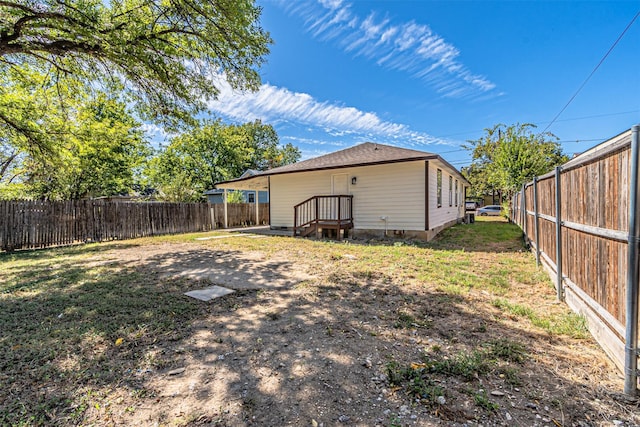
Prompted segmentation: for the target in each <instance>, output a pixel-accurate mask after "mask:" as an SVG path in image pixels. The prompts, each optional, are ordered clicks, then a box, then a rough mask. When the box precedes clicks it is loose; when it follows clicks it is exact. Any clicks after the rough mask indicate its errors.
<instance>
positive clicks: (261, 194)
mask: <svg viewBox="0 0 640 427" xmlns="http://www.w3.org/2000/svg"><path fill="white" fill-rule="evenodd" d="M259 173H260V171H257V170H255V169H247V170H246V171H244V173H243V174H242V175H240V178H238V179H245V178H248V177H251V176H254V175H257V174H259ZM239 191H241V192H242V201H243V202H244V203H255V202H256V191H249V190H239ZM257 193H258V203H269V192H268V191H258V192H257ZM204 194H205V196H207V202H209V203H212V204H214V205H215V204H222V203H224V190H223V189H213V190H208V191H205V192H204Z"/></svg>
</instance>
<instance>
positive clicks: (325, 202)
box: [293, 195, 353, 238]
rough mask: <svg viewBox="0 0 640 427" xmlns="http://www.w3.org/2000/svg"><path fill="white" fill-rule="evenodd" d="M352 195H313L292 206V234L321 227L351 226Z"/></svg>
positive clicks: (342, 227) (308, 231)
mask: <svg viewBox="0 0 640 427" xmlns="http://www.w3.org/2000/svg"><path fill="white" fill-rule="evenodd" d="M352 208H353V196H351V195H332V196H313V197H310V198H309V199H307V200H305V201H304V202H302V203H299V204H297V205H295V206H294V207H293V235H294V236H298V235H303V233H304V232H305V231H307V233H306V235H308V234H311V233H312V232H314V231H318V230H319V229H321V228H326V229H336V230H338V238H340V230H347V229H350V228H353V209H352Z"/></svg>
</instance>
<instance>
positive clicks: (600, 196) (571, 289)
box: [510, 131, 638, 394]
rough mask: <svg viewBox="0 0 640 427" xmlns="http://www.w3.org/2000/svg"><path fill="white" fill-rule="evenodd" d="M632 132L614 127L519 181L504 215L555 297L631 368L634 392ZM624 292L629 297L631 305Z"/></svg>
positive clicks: (623, 366)
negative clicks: (600, 139)
mask: <svg viewBox="0 0 640 427" xmlns="http://www.w3.org/2000/svg"><path fill="white" fill-rule="evenodd" d="M631 140H632V132H631V131H628V132H625V133H623V134H620V135H618V136H617V137H615V138H613V139H611V140H609V141H607V142H605V143H603V144H601V145H599V146H597V147H595V148H594V149H592V150H589V151H587V152H585V153H583V154H582V155H580V156H578V157H576V158H575V159H573V160H571V161H569V162H568V163H566V164H564V165H563V166H561V167H558V168H556V170H555V171H554V172H551V173H549V174H546V175H543V176H540V177H538V178H536V179H534V181H533V182H530V183H528V184H526V185H524V186H523V189H522V190H521V191H520V192H518V193H517V194H515V196H514V197H513V199H512V200H511V212H510V215H511V220H512V221H513V222H515V223H516V224H518V225H519V226H520V227H521V228H522V230H523V231H524V235H525V239H526V240H527V241H528V242H529V243H530V245H531V249H532V251H534V252H535V254H536V260H537V262H538V263H541V264H542V265H543V266H545V267H546V268H547V269H548V271H549V273H550V275H551V276H552V277H553V278H554V280H555V283H556V290H557V293H558V298H559V299H560V300H564V301H566V302H567V304H568V305H569V306H570V307H571V308H572V309H573V310H574V311H576V312H579V313H581V314H584V315H585V317H586V318H587V320H588V324H589V329H590V331H591V333H592V334H593V335H594V337H595V338H596V339H597V340H598V342H599V343H600V345H601V346H602V347H603V348H604V350H605V351H606V352H607V353H608V354H609V356H610V357H611V358H612V360H613V361H614V362H615V363H616V365H617V366H618V367H619V368H620V369H621V371H623V372H627V373H629V375H631V374H633V375H634V378H633V379H632V381H633V393H634V394H635V390H636V389H637V384H636V380H637V372H636V371H635V370H636V369H637V340H638V337H637V330H638V314H637V307H638V301H637V287H638V283H637V279H635V281H636V283H635V284H634V283H629V276H628V273H629V269H630V268H631V269H635V270H634V271H638V258H637V255H636V256H635V259H633V260H632V261H631V265H629V259H630V256H629V253H630V252H629V251H630V249H632V248H631V247H630V246H632V245H635V248H637V247H638V242H637V240H636V239H635V238H634V237H633V236H630V234H631V233H630V232H629V227H630V224H632V222H630V220H631V221H636V219H635V216H636V215H637V214H638V213H637V212H631V213H630V203H631V202H632V201H633V200H632V198H633V194H632V193H633V191H634V190H633V189H632V188H631V185H630V183H631V182H632V179H631V178H632V176H631V174H632V149H631V145H632V144H631ZM635 170H636V171H637V168H636V169H635ZM636 179H637V178H636ZM630 216H631V217H632V218H630ZM630 242H631V243H630ZM636 277H637V275H636ZM633 287H635V297H634V296H633V295H634V294H633V293H631V294H630V293H629V292H631V291H632V290H633ZM630 295H631V298H635V300H636V301H635V305H634V304H631V305H629V303H630V302H631V301H630V300H629V298H630ZM628 306H630V307H631V308H632V310H635V313H632V312H627V307H628ZM634 307H635V308H634ZM630 319H632V320H631V322H635V324H636V325H635V327H634V326H633V325H632V324H629V322H630ZM630 331H631V334H633V335H635V338H633V339H631V340H630V339H629V333H630ZM628 341H631V342H628ZM634 341H635V342H634ZM630 353H635V354H631V355H630ZM633 358H635V363H633V362H634V360H631V359H633ZM629 365H632V366H629ZM625 390H626V391H628V390H627V384H625Z"/></svg>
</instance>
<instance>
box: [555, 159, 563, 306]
mask: <svg viewBox="0 0 640 427" xmlns="http://www.w3.org/2000/svg"><path fill="white" fill-rule="evenodd" d="M561 171H562V168H561V167H560V166H556V292H557V294H558V300H559V301H564V290H563V289H562V219H561V211H562V209H561V203H562V196H561V194H560V172H561Z"/></svg>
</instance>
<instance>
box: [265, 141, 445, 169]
mask: <svg viewBox="0 0 640 427" xmlns="http://www.w3.org/2000/svg"><path fill="white" fill-rule="evenodd" d="M435 156H436V155H435V154H432V153H427V152H425V151H418V150H410V149H407V148H399V147H392V146H391V145H384V144H376V143H373V142H365V143H364V144H360V145H356V146H355V147H351V148H346V149H344V150H340V151H336V152H334V153H329V154H325V155H324V156H320V157H314V158H313V159H309V160H303V161H301V162H297V163H292V164H290V165H285V166H280V167H278V168H273V169H269V170H268V171H265V172H263V173H264V174H268V175H276V174H281V173H289V172H302V171H310V170H318V169H333V168H343V167H348V166H361V165H370V164H380V163H394V162H401V161H408V160H421V159H430V158H434V157H435Z"/></svg>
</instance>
